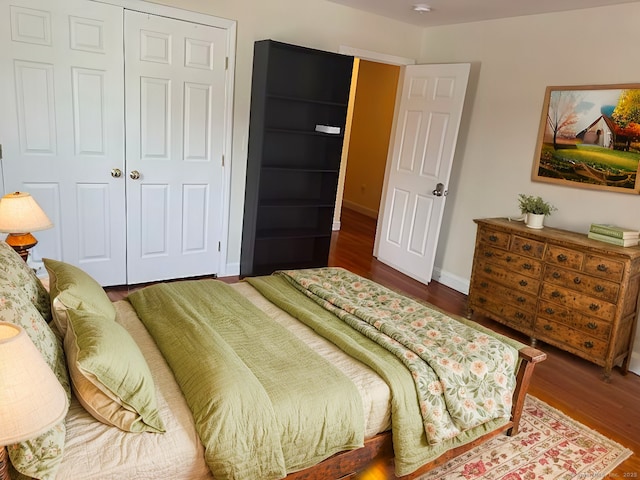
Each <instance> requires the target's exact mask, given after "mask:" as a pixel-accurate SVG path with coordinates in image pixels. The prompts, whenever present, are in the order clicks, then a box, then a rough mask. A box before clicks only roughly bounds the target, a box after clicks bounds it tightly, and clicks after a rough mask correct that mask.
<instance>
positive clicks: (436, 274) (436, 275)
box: [431, 267, 469, 295]
mask: <svg viewBox="0 0 640 480" xmlns="http://www.w3.org/2000/svg"><path fill="white" fill-rule="evenodd" d="M431 278H432V279H433V280H435V281H436V282H438V283H441V284H443V285H446V286H447V287H449V288H453V289H454V290H456V291H457V292H460V293H464V294H465V295H469V279H468V278H463V277H459V276H457V275H454V274H452V273H449V272H445V271H443V270H441V269H439V268H438V267H434V269H433V273H432V274H431Z"/></svg>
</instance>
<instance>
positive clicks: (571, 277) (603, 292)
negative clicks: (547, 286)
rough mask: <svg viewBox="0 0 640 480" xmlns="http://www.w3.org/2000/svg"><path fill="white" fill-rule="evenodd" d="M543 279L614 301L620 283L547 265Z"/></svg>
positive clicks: (616, 297)
mask: <svg viewBox="0 0 640 480" xmlns="http://www.w3.org/2000/svg"><path fill="white" fill-rule="evenodd" d="M543 279H544V280H545V281H547V282H551V283H554V284H556V285H561V286H564V287H567V288H570V289H572V290H577V291H578V292H582V293H586V294H587V295H591V296H592V297H596V298H600V299H602V300H606V301H607V302H611V303H616V302H617V301H618V293H619V292H620V284H618V283H614V282H610V281H608V280H604V279H602V278H596V277H591V276H589V275H585V274H583V273H582V272H576V271H575V270H567V269H564V268H561V267H556V266H554V265H547V266H546V267H545V270H544V276H543Z"/></svg>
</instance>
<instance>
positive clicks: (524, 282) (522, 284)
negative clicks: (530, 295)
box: [519, 280, 529, 287]
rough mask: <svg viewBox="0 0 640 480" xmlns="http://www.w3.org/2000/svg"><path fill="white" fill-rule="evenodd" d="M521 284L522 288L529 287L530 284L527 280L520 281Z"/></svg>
mask: <svg viewBox="0 0 640 480" xmlns="http://www.w3.org/2000/svg"><path fill="white" fill-rule="evenodd" d="M519 283H520V286H521V287H526V286H527V285H529V282H527V281H526V280H520V282H519Z"/></svg>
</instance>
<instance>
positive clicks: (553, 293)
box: [540, 283, 616, 321]
mask: <svg viewBox="0 0 640 480" xmlns="http://www.w3.org/2000/svg"><path fill="white" fill-rule="evenodd" d="M540 298H542V299H545V300H549V301H551V302H553V303H558V304H560V305H563V306H566V307H570V308H573V309H574V310H577V311H578V312H580V313H584V314H586V315H589V316H594V317H597V318H599V319H601V320H607V321H611V320H613V319H614V318H615V315H616V306H615V305H614V304H611V303H609V302H605V301H604V300H600V299H597V298H593V297H591V296H589V295H584V294H582V293H580V292H575V291H573V290H569V289H568V288H565V287H561V286H559V285H553V284H550V283H543V284H542V289H541V291H540Z"/></svg>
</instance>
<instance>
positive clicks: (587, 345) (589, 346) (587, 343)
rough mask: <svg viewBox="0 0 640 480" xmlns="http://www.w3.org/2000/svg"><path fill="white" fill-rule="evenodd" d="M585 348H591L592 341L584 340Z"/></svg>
mask: <svg viewBox="0 0 640 480" xmlns="http://www.w3.org/2000/svg"><path fill="white" fill-rule="evenodd" d="M584 346H585V348H593V342H589V341H586V342H584Z"/></svg>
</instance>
